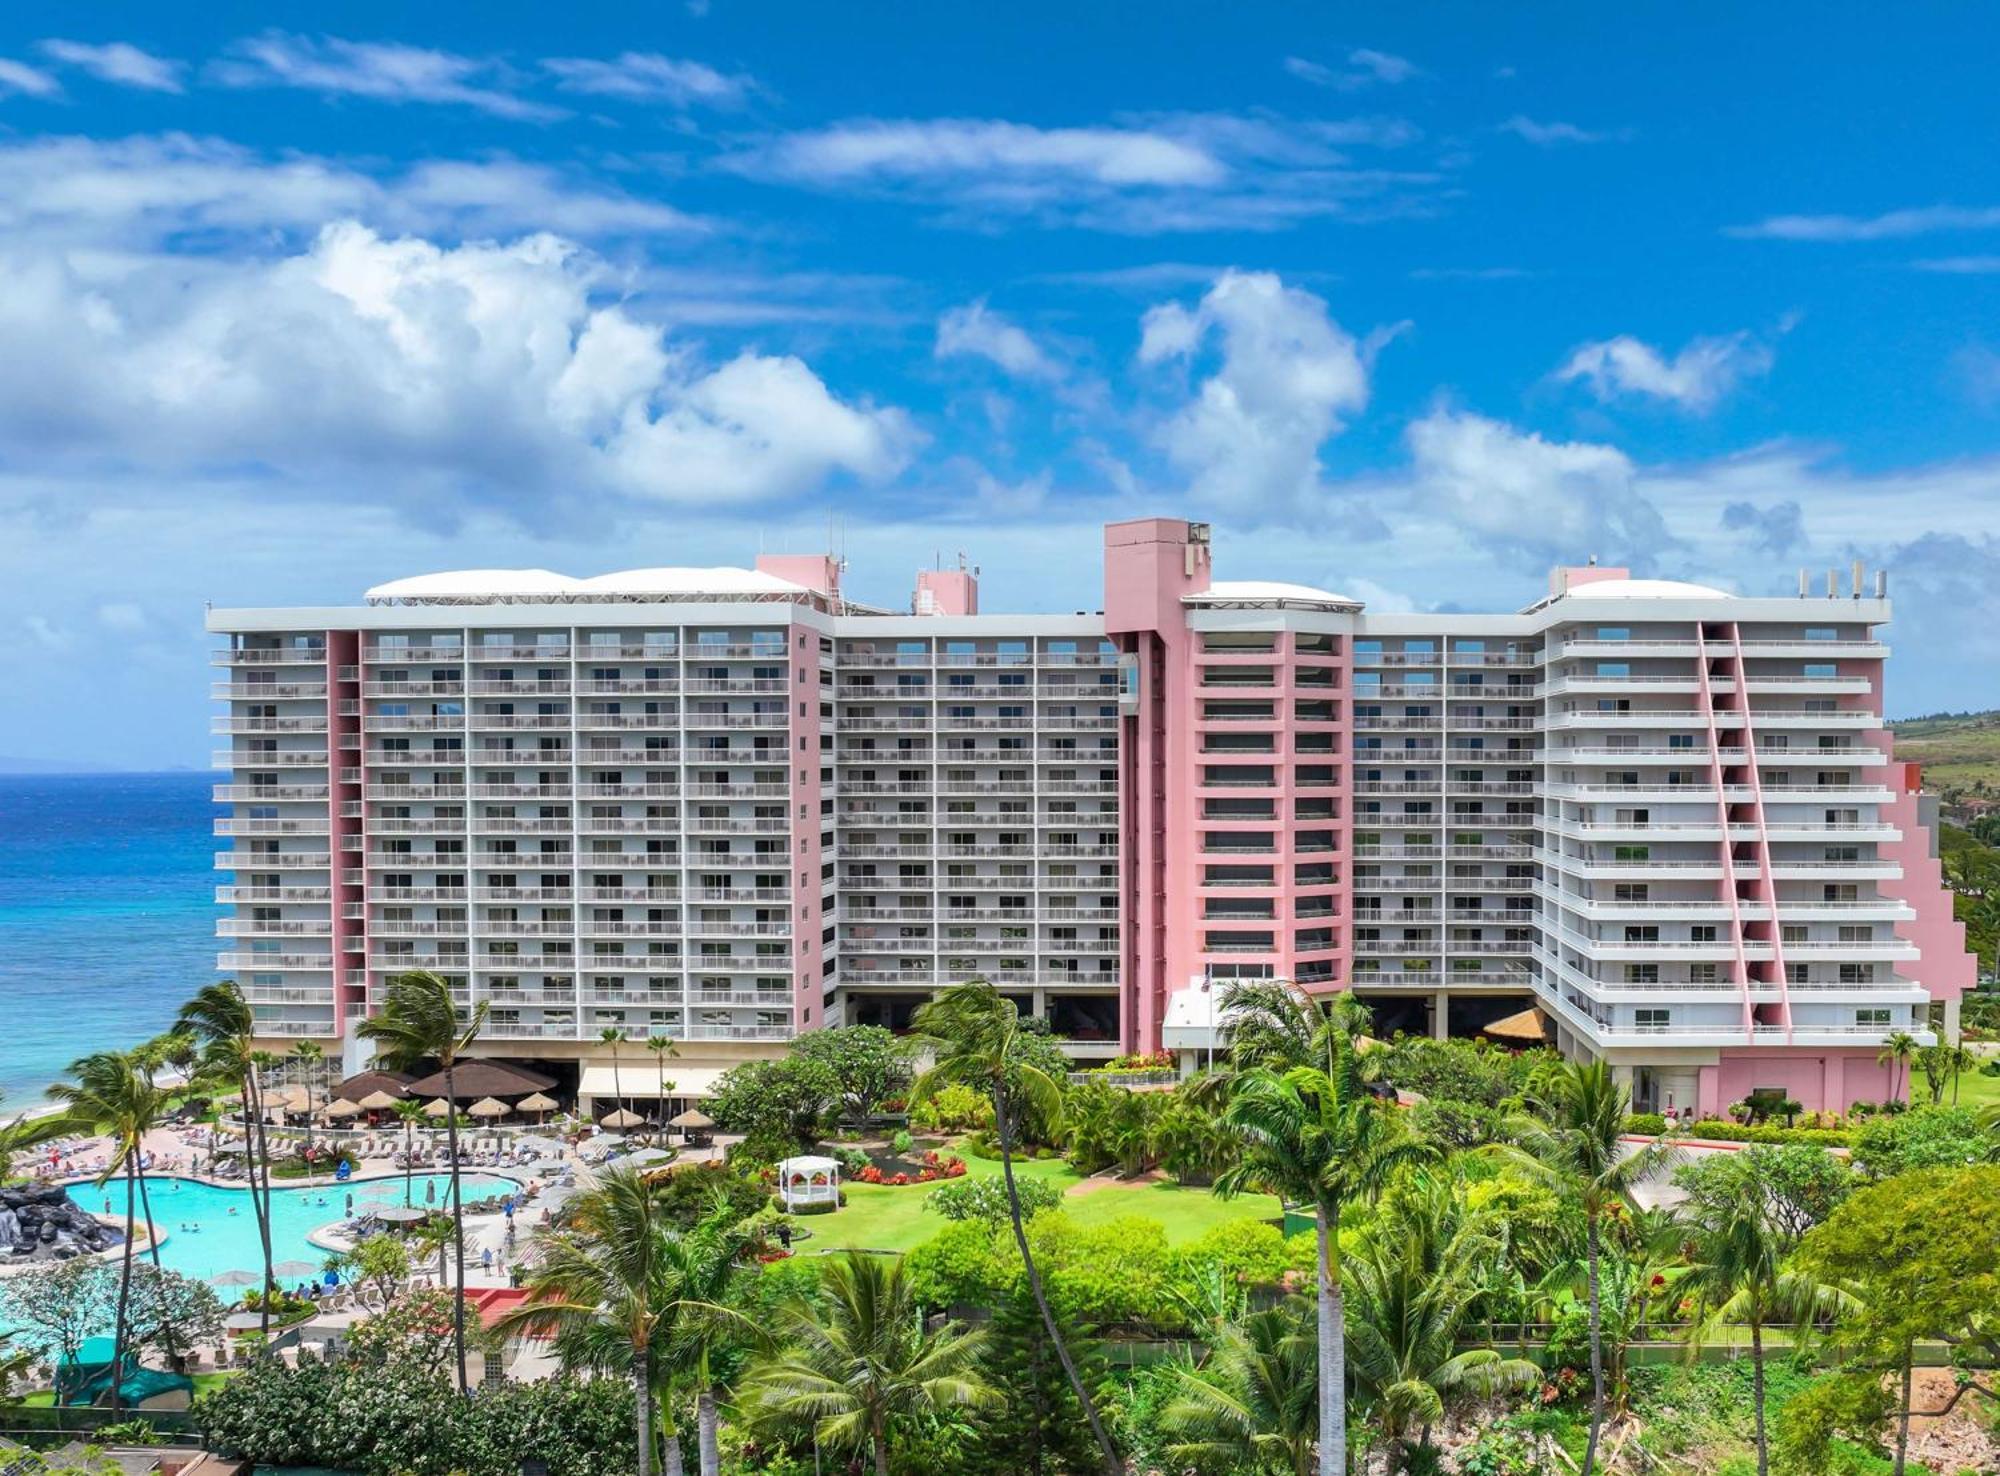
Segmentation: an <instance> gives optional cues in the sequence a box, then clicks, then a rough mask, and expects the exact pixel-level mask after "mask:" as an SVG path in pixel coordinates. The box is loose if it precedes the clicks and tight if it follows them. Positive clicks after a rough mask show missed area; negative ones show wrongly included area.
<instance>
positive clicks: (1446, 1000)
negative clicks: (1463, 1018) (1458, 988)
mask: <svg viewBox="0 0 2000 1476" xmlns="http://www.w3.org/2000/svg"><path fill="white" fill-rule="evenodd" d="M1450 1037H1451V996H1450V995H1449V994H1447V993H1446V992H1445V991H1444V990H1442V989H1440V990H1439V991H1438V992H1437V993H1436V994H1434V995H1432V996H1431V1039H1432V1040H1448V1039H1450Z"/></svg>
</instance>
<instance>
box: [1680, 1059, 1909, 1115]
mask: <svg viewBox="0 0 2000 1476" xmlns="http://www.w3.org/2000/svg"><path fill="white" fill-rule="evenodd" d="M1875 1055H1876V1053H1875V1051H1873V1050H1828V1051H1809V1050H1789V1051H1771V1050H1759V1049H1755V1048H1750V1049H1742V1050H1738V1049H1735V1048H1733V1047H1731V1048H1725V1049H1724V1050H1723V1052H1722V1059H1721V1061H1720V1062H1719V1063H1718V1064H1716V1065H1714V1066H1704V1067H1702V1068H1701V1073H1700V1083H1701V1085H1700V1092H1699V1094H1698V1096H1697V1099H1696V1102H1695V1105H1696V1107H1697V1108H1698V1109H1699V1110H1700V1111H1701V1112H1702V1114H1703V1115H1704V1116H1719V1115H1721V1114H1722V1113H1723V1112H1724V1111H1725V1110H1726V1109H1727V1108H1728V1107H1729V1106H1730V1105H1731V1104H1732V1103H1735V1102H1741V1101H1743V1100H1745V1099H1746V1098H1748V1097H1749V1096H1750V1095H1751V1094H1752V1093H1755V1092H1764V1091H1773V1090H1777V1091H1782V1092H1783V1093H1784V1094H1785V1095H1786V1096H1787V1097H1789V1098H1791V1099H1792V1100H1793V1101H1795V1102H1798V1103H1799V1104H1800V1105H1802V1106H1803V1107H1805V1108H1806V1109H1807V1110H1808V1111H1812V1112H1821V1111H1824V1112H1845V1111H1847V1110H1848V1108H1849V1107H1851V1106H1853V1104H1854V1103H1856V1102H1868V1103H1875V1102H1885V1101H1887V1100H1888V1099H1889V1096H1890V1093H1891V1091H1892V1090H1893V1091H1895V1092H1896V1093H1897V1094H1898V1095H1907V1089H1908V1084H1907V1083H1906V1082H1904V1081H1903V1080H1902V1079H1901V1076H1900V1075H1899V1074H1898V1073H1896V1072H1895V1071H1892V1069H1891V1068H1890V1067H1888V1066H1884V1065H1882V1064H1880V1063H1878V1062H1877V1061H1876V1059H1875ZM1892 1078H1893V1079H1894V1086H1893V1087H1892V1086H1891V1081H1892Z"/></svg>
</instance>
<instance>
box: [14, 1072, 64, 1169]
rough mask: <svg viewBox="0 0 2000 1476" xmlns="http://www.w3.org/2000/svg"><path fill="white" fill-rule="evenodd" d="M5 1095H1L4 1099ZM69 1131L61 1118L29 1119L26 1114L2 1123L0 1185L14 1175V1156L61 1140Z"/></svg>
mask: <svg viewBox="0 0 2000 1476" xmlns="http://www.w3.org/2000/svg"><path fill="white" fill-rule="evenodd" d="M4 1097H5V1093H0V1099H4ZM68 1131H69V1125H68V1124H67V1123H65V1122H64V1121H63V1120H62V1119H61V1118H60V1117H56V1116H43V1117H28V1116H26V1115H25V1114H24V1115H22V1116H20V1117H17V1118H15V1119H14V1120H13V1121H12V1122H7V1123H0V1184H4V1183H6V1182H7V1180H8V1179H9V1178H10V1177H11V1176H12V1175H13V1172H14V1155H15V1154H16V1153H19V1152H20V1151H21V1150H23V1149H24V1148H33V1147H35V1146H36V1145H38V1144H41V1143H46V1142H48V1141H49V1140H50V1139H51V1138H60V1137H61V1136H62V1135H63V1134H64V1133H66V1132H68Z"/></svg>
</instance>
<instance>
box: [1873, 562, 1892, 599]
mask: <svg viewBox="0 0 2000 1476" xmlns="http://www.w3.org/2000/svg"><path fill="white" fill-rule="evenodd" d="M1875 598H1876V599H1878V600H1886V599H1888V598H1889V571H1888V570H1887V569H1877V570H1876V571H1875Z"/></svg>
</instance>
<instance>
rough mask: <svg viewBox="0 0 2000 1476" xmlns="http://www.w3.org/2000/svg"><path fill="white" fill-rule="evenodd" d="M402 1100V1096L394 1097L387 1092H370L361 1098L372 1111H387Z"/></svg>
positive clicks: (362, 1103) (363, 1103)
mask: <svg viewBox="0 0 2000 1476" xmlns="http://www.w3.org/2000/svg"><path fill="white" fill-rule="evenodd" d="M402 1100H403V1099H402V1098H401V1097H392V1096H390V1095H389V1093H387V1092H370V1093H369V1094H368V1095H367V1096H365V1097H363V1098H362V1099H361V1105H362V1106H363V1107H365V1108H367V1109H368V1110H369V1111H370V1112H387V1111H389V1110H390V1109H391V1108H392V1107H394V1106H395V1105H396V1104H397V1103H398V1102H400V1101H402Z"/></svg>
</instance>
